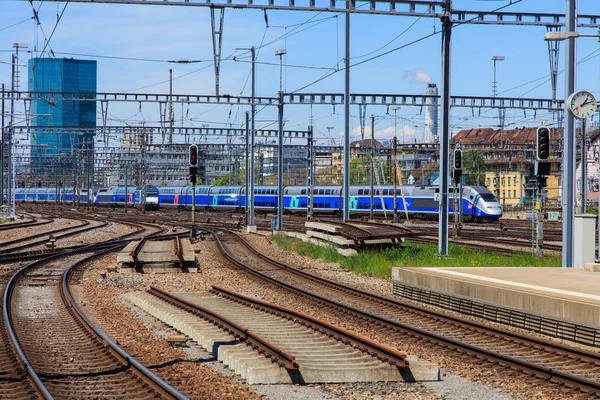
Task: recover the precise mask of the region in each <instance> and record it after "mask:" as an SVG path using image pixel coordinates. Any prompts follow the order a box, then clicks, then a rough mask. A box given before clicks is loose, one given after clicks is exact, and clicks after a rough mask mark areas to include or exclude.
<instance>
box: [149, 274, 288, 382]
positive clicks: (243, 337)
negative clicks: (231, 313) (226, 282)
mask: <svg viewBox="0 0 600 400" xmlns="http://www.w3.org/2000/svg"><path fill="white" fill-rule="evenodd" d="M148 293H150V294H151V295H154V296H156V297H158V298H159V299H161V300H163V301H165V302H167V303H169V304H172V305H174V306H176V307H178V308H181V309H182V310H185V311H187V312H189V313H191V314H194V315H196V316H198V317H200V318H203V319H206V320H208V321H209V322H211V323H212V324H214V325H217V326H219V327H221V328H222V329H224V330H226V331H227V332H229V333H230V334H232V335H233V336H234V337H236V338H238V339H239V340H240V341H241V342H245V343H246V344H247V345H249V346H251V347H253V348H256V349H258V350H259V351H260V352H261V353H264V354H265V356H266V357H267V358H271V359H272V360H273V361H274V362H277V363H278V364H279V365H281V366H284V367H285V368H287V369H290V370H295V369H298V364H297V363H296V358H295V357H294V356H293V355H292V354H290V353H289V352H287V351H286V350H283V349H281V348H280V347H278V346H277V345H275V344H274V343H272V342H270V341H269V340H267V339H265V338H263V337H262V336H260V335H259V334H257V333H255V332H253V331H251V330H250V329H248V328H246V327H245V326H243V325H240V324H238V323H236V322H235V321H232V320H230V319H229V318H227V317H224V316H222V315H220V314H218V313H216V312H215V311H212V310H210V309H208V308H205V307H200V306H198V305H197V304H193V303H191V302H189V301H187V300H185V299H183V298H181V297H179V296H176V295H174V294H171V293H168V292H165V291H164V290H161V289H158V288H156V287H154V286H152V287H151V288H150V290H149V291H148Z"/></svg>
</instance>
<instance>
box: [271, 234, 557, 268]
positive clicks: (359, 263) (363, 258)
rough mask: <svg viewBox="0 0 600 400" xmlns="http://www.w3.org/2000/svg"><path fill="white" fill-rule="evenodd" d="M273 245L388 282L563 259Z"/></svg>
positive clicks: (455, 250) (288, 242) (289, 242)
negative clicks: (400, 273)
mask: <svg viewBox="0 0 600 400" xmlns="http://www.w3.org/2000/svg"><path fill="white" fill-rule="evenodd" d="M273 241H274V242H276V243H277V244H278V245H279V246H281V247H282V248H284V249H286V250H288V251H295V252H297V253H298V254H300V255H304V256H308V257H311V258H321V259H323V260H325V261H327V262H339V263H340V266H341V267H342V268H345V269H347V270H350V271H353V272H355V273H358V274H361V275H367V276H377V277H381V278H389V277H390V276H391V274H392V267H560V266H561V265H562V258H561V257H557V256H552V257H550V256H546V257H543V258H539V257H537V256H535V255H533V254H525V253H524V254H521V255H515V256H504V255H499V254H495V253H491V252H484V251H476V250H470V249H465V248H461V247H459V246H456V245H454V244H450V245H449V248H448V252H449V253H450V256H449V257H438V256H437V251H438V248H437V245H436V244H414V243H404V244H403V245H402V246H401V247H393V248H388V249H383V250H380V251H363V252H360V253H359V254H358V255H356V256H352V257H344V256H342V255H340V254H338V253H337V252H336V250H335V248H334V247H333V246H328V247H325V246H317V245H315V244H312V243H306V242H302V241H301V240H298V239H294V238H291V237H288V236H279V235H277V236H274V237H273Z"/></svg>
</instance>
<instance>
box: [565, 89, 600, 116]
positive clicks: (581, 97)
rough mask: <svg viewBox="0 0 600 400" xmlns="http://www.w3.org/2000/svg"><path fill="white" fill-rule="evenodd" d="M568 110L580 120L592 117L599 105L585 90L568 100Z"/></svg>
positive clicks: (574, 94)
mask: <svg viewBox="0 0 600 400" xmlns="http://www.w3.org/2000/svg"><path fill="white" fill-rule="evenodd" d="M567 108H568V110H569V113H570V114H571V115H572V116H573V117H575V118H579V119H585V118H589V117H591V116H592V114H593V113H595V112H596V109H597V108H598V103H596V99H595V98H594V95H593V94H591V93H590V92H586V91H585V90H582V91H579V92H575V93H573V94H572V95H571V96H569V98H568V99H567Z"/></svg>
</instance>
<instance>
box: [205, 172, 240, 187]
mask: <svg viewBox="0 0 600 400" xmlns="http://www.w3.org/2000/svg"><path fill="white" fill-rule="evenodd" d="M237 176H238V178H237V182H231V183H229V174H225V175H223V176H220V177H218V178H217V179H215V180H213V181H212V185H213V186H228V185H230V184H231V185H243V184H244V174H243V173H241V171H240V172H238V174H237Z"/></svg>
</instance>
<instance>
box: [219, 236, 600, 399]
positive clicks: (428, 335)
mask: <svg viewBox="0 0 600 400" xmlns="http://www.w3.org/2000/svg"><path fill="white" fill-rule="evenodd" d="M219 230H221V231H225V232H228V233H230V234H234V235H235V236H236V237H238V238H239V240H240V241H241V243H243V244H244V245H245V246H246V247H247V248H249V249H250V250H251V251H253V252H255V254H257V255H258V256H259V257H260V258H262V259H263V260H265V261H266V262H268V263H272V264H273V265H278V266H279V267H280V268H281V269H284V270H286V271H288V272H291V273H294V274H297V275H301V276H302V275H303V276H305V277H307V279H310V280H313V281H315V282H318V283H320V284H322V285H324V286H326V287H330V288H335V289H337V290H339V291H340V292H343V293H347V294H350V295H353V296H356V297H358V298H363V299H364V300H367V301H372V302H374V303H377V304H380V305H381V306H385V305H390V306H394V307H401V308H404V309H409V310H414V311H416V312H422V313H425V314H429V315H432V316H435V317H434V318H437V319H440V318H443V319H445V320H447V321H448V323H458V324H464V325H467V326H470V327H472V328H473V329H483V330H486V331H488V332H491V333H494V334H499V335H501V336H504V337H506V338H507V340H511V341H517V340H521V341H526V342H528V343H531V344H532V345H536V346H541V347H544V348H547V349H552V351H568V352H570V354H572V355H574V356H576V357H582V358H583V357H587V358H592V359H597V358H598V355H597V354H596V353H592V352H589V351H585V350H582V349H578V348H574V347H567V346H563V345H560V344H555V343H552V342H548V341H544V340H542V339H538V338H534V337H529V336H525V335H521V334H519V333H516V332H511V331H506V330H502V329H498V328H494V327H490V326H485V325H484V324H480V323H477V322H472V321H468V320H465V319H463V318H459V317H454V316H451V315H447V314H442V315H439V313H436V312H434V311H432V310H429V309H427V308H425V307H419V306H415V305H411V304H406V303H401V302H399V301H397V300H393V299H389V298H386V297H384V296H380V295H377V294H374V293H369V292H367V291H363V290H360V289H355V288H352V287H349V286H346V285H343V284H340V283H337V282H333V281H330V280H328V279H325V278H321V277H318V276H316V275H313V274H310V273H307V272H305V271H301V270H298V269H296V268H293V267H290V266H287V265H285V264H283V263H280V262H278V261H276V260H273V259H271V258H269V257H267V256H264V255H262V254H260V253H258V252H257V251H256V250H255V249H254V248H253V247H252V246H251V245H250V244H249V243H247V242H246V241H245V240H244V239H243V238H241V237H240V236H239V235H238V234H237V233H235V232H232V231H229V230H226V229H219ZM215 231H216V229H215ZM213 235H214V237H215V238H216V241H217V244H218V246H219V249H220V250H221V252H222V253H223V255H224V256H225V257H226V258H227V259H228V260H230V261H231V262H232V263H234V264H235V265H237V266H239V267H240V268H242V269H243V270H245V271H247V272H249V273H250V274H252V275H254V276H257V277H259V278H260V279H263V280H266V281H268V282H271V283H273V284H275V285H276V286H279V287H281V288H284V289H285V290H289V291H290V292H292V293H297V294H299V295H301V296H304V297H307V298H309V299H312V300H314V301H317V302H318V303H320V304H321V305H324V306H327V307H331V308H333V309H337V310H341V311H344V312H348V313H349V314H350V315H353V316H355V317H357V318H360V319H363V320H368V321H372V322H374V323H376V324H378V325H379V326H382V327H387V328H390V329H393V330H399V331H401V332H405V333H406V332H409V333H410V334H412V335H415V336H417V337H422V338H424V339H425V340H430V341H433V342H437V343H438V344H440V345H442V346H445V347H450V348H453V349H455V350H456V351H459V352H461V353H464V354H469V355H472V356H474V357H483V358H484V359H487V360H493V362H497V363H500V364H501V365H505V366H507V367H509V368H511V369H513V370H517V371H519V372H520V373H523V374H528V375H531V376H538V377H540V376H541V377H542V379H544V380H551V381H552V382H559V385H567V386H568V387H570V388H576V390H585V391H586V392H593V393H600V382H598V381H595V380H590V379H587V378H584V377H581V376H577V375H574V374H571V373H569V372H563V371H561V370H559V369H557V368H550V367H546V366H543V365H539V364H534V363H531V362H528V361H525V360H521V359H518V358H515V357H512V356H510V355H506V354H502V353H498V352H497V351H493V350H488V349H486V348H483V347H481V346H477V345H472V344H469V343H464V342H462V341H460V340H457V339H452V338H449V337H447V336H445V335H442V334H437V333H432V332H428V331H426V330H424V329H421V328H419V327H415V326H412V325H410V324H407V323H402V322H399V321H394V320H391V319H388V318H386V317H382V316H379V315H376V314H373V313H370V312H368V311H364V310H361V309H358V308H356V307H353V306H349V305H347V304H344V303H342V302H339V301H335V300H332V299H329V298H327V297H325V296H320V295H318V294H316V293H314V291H307V290H303V289H301V288H299V287H297V286H295V285H291V284H289V283H287V282H284V281H281V280H279V279H276V278H273V277H271V276H269V275H267V274H265V273H263V272H260V271H257V270H255V269H253V268H250V267H249V266H247V265H245V264H243V263H242V262H240V261H238V260H236V259H235V258H234V257H233V256H232V255H231V254H230V253H228V252H227V250H226V249H225V248H224V246H223V244H222V243H221V241H220V239H219V237H218V235H217V234H216V232H213Z"/></svg>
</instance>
